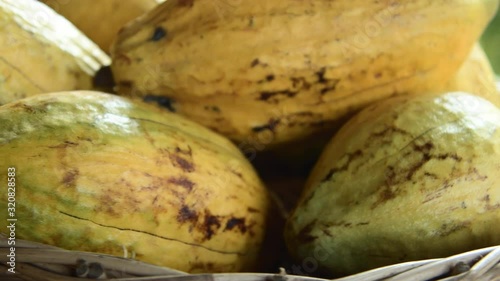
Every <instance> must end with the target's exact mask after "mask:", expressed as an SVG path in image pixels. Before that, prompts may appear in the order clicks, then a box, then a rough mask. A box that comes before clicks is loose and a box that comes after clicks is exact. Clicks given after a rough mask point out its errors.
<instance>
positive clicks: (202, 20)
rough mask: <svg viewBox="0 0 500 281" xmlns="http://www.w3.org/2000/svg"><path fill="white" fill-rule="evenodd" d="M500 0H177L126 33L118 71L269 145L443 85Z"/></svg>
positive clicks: (119, 45)
mask: <svg viewBox="0 0 500 281" xmlns="http://www.w3.org/2000/svg"><path fill="white" fill-rule="evenodd" d="M498 3H499V1H498V0H473V1H464V0H452V1H444V0H437V1H422V0H412V1H389V0H384V1H365V0H340V1H327V0H320V1H318V0H305V1H268V0H260V1H223V0H220V1H209V0H205V1H204V0H187V1H186V0H169V1H166V2H164V3H163V4H161V5H159V6H157V7H156V8H155V9H153V10H151V11H150V12H148V13H147V14H145V15H144V16H142V17H141V18H139V19H138V20H137V21H135V22H134V23H133V24H130V25H128V26H127V27H125V28H124V29H122V31H121V33H120V34H119V35H118V37H117V40H116V41H115V43H114V46H113V47H112V50H111V56H112V58H113V63H112V71H113V75H114V77H115V79H116V83H117V91H118V93H119V94H121V95H127V96H136V97H145V96H148V95H154V96H161V97H168V98H169V99H170V100H171V103H172V107H173V109H174V110H175V111H176V112H178V113H180V114H183V115H185V116H187V117H189V118H191V119H193V120H196V121H197V122H199V123H201V124H204V125H206V126H208V127H210V128H212V129H214V130H216V131H218V132H220V133H222V134H224V135H225V136H228V137H229V138H231V139H233V140H236V141H237V142H248V141H252V140H257V141H259V139H263V138H267V139H271V141H266V144H267V145H266V147H267V148H271V147H273V146H277V145H280V144H282V143H285V142H290V141H293V140H297V139H300V138H304V137H307V136H310V135H312V134H314V133H316V132H321V131H325V130H329V129H331V128H332V127H335V126H337V125H338V124H339V123H340V122H341V120H342V119H343V118H345V117H346V116H348V115H350V114H352V113H354V112H356V111H357V110H359V109H360V108H362V107H364V106H366V105H368V104H370V103H372V102H374V101H377V100H382V99H385V98H387V97H389V96H392V95H404V94H408V93H419V92H426V91H429V90H433V89H435V88H436V87H439V86H441V85H442V84H443V83H445V82H446V81H448V80H449V79H450V78H451V77H452V76H453V74H454V73H455V72H456V71H457V70H458V68H459V67H460V65H461V64H462V62H463V61H464V60H465V58H466V57H467V55H468V54H469V52H470V50H471V49H472V47H473V45H474V43H475V42H476V41H477V40H478V38H479V37H480V35H481V33H482V32H483V30H484V28H485V27H486V25H487V23H488V22H489V21H490V19H491V18H492V17H493V15H494V14H495V12H496V10H497V7H498ZM262 135H264V136H262ZM260 142H262V141H260Z"/></svg>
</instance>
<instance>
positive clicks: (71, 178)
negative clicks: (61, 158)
mask: <svg viewBox="0 0 500 281" xmlns="http://www.w3.org/2000/svg"><path fill="white" fill-rule="evenodd" d="M79 174H80V171H78V169H72V170H69V171H66V173H65V174H64V177H63V179H62V183H63V184H64V185H65V186H66V187H73V186H75V182H76V179H77V177H78V175H79Z"/></svg>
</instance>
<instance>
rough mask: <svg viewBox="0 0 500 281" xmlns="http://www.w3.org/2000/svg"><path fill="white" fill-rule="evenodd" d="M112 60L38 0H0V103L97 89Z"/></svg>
mask: <svg viewBox="0 0 500 281" xmlns="http://www.w3.org/2000/svg"><path fill="white" fill-rule="evenodd" d="M110 63H111V62H110V58H109V57H108V56H107V55H106V54H105V53H104V52H102V51H101V50H100V49H99V47H97V46H96V45H95V44H94V43H93V42H92V41H91V40H89V39H88V38H87V37H85V35H84V34H82V33H81V32H80V31H79V30H78V29H77V28H76V27H75V26H74V25H72V24H71V23H70V22H68V21H67V20H66V19H65V18H63V17H62V16H60V15H58V14H57V13H55V12H54V11H53V10H52V9H50V8H49V7H47V6H46V5H44V4H42V3H40V2H38V1H33V0H16V1H7V0H1V1H0V105H1V104H4V103H8V102H11V101H14V100H17V99H21V98H24V97H27V96H31V95H35V94H40V93H47V92H55V91H69V90H88V89H91V88H92V77H93V75H94V74H95V72H96V71H97V70H98V69H99V68H101V66H103V65H109V64H110Z"/></svg>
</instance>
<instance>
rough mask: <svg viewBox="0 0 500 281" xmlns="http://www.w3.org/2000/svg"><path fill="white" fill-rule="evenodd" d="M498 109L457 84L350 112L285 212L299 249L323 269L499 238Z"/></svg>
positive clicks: (419, 256) (361, 267)
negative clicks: (317, 257)
mask: <svg viewBox="0 0 500 281" xmlns="http://www.w3.org/2000/svg"><path fill="white" fill-rule="evenodd" d="M499 126H500V110H499V109H498V107H497V106H495V105H494V104H492V103H490V102H488V101H487V100H485V99H482V98H480V97H477V96H474V95H471V94H467V93H462V92H455V93H446V94H444V93H443V94H440V95H420V96H408V97H399V98H391V99H387V100H385V101H382V102H379V103H376V104H373V105H371V106H369V107H367V108H366V109H364V110H363V111H361V112H360V113H359V114H358V115H356V116H355V117H353V118H352V119H351V120H350V121H348V122H347V123H346V124H345V126H343V127H342V129H341V130H340V131H339V132H338V133H337V134H336V135H335V136H334V137H333V138H332V140H331V141H330V143H329V144H328V145H327V146H326V148H325V150H324V151H323V153H322V155H321V157H320V159H319V160H318V162H317V163H316V165H315V167H314V169H313V171H312V172H311V174H310V176H309V179H308V181H307V183H306V186H305V189H304V190H303V194H302V195H301V198H300V200H299V202H298V204H297V206H296V208H295V209H294V211H293V212H292V214H291V216H290V218H289V220H288V221H287V226H286V231H285V236H286V241H287V244H288V247H289V249H290V251H291V252H292V253H293V254H294V255H295V257H297V258H304V257H307V256H313V255H314V254H315V253H316V251H318V249H322V250H323V251H326V252H328V258H327V259H323V260H321V261H318V262H319V263H320V267H321V268H322V269H323V270H325V271H327V272H328V273H329V274H334V275H348V274H353V273H356V272H361V271H365V270H368V269H371V268H377V267H382V266H384V265H389V264H395V263H400V262H404V261H412V260H423V259H429V258H438V257H444V256H450V255H453V254H456V253H460V252H465V251H468V250H472V249H476V248H481V247H483V246H484V247H487V246H492V245H496V244H498V243H499V242H500V241H499V239H498V235H497V233H498V231H499V230H498V227H497V224H496V222H497V221H498V220H499V219H500V217H499V214H500V212H499V209H500V189H499V188H498V187H499V183H500V181H499V179H498V172H499V171H500V158H499V154H500V127H499Z"/></svg>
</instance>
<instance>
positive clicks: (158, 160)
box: [0, 91, 268, 272]
mask: <svg viewBox="0 0 500 281" xmlns="http://www.w3.org/2000/svg"><path fill="white" fill-rule="evenodd" d="M0 158H1V159H2V161H1V163H0V169H1V170H4V171H7V168H8V167H15V169H16V208H17V209H16V218H17V219H18V221H19V222H22V223H19V224H18V225H17V227H16V235H17V236H16V238H18V239H26V240H31V241H37V242H41V243H47V244H51V245H56V246H59V247H62V248H66V249H69V250H84V251H92V252H99V253H107V254H113V255H117V256H123V255H124V254H125V253H128V254H126V255H127V256H128V257H135V258H137V259H138V260H141V261H145V262H150V263H153V264H157V265H162V266H167V267H171V268H175V269H178V270H183V271H187V272H232V271H241V270H252V269H253V268H254V266H256V262H257V261H256V259H257V255H258V252H259V249H260V244H261V241H262V238H263V235H264V225H265V219H266V213H267V205H268V197H267V193H266V190H265V188H264V186H263V184H262V182H261V181H260V179H259V177H258V175H257V174H256V173H255V171H254V170H253V168H252V166H251V165H250V164H249V162H248V161H247V160H246V159H245V158H244V156H243V155H242V154H241V153H240V152H239V150H238V149H237V148H236V147H235V146H234V145H233V144H232V143H231V142H230V141H228V140H227V139H225V138H224V137H222V136H219V135H217V134H215V133H214V132H212V131H210V130H208V129H205V128H203V127H201V126H199V125H197V124H195V123H193V122H191V121H189V120H185V119H184V118H182V117H180V116H178V115H175V114H170V113H168V112H162V111H159V110H157V109H155V108H152V107H150V106H148V105H144V104H139V103H135V102H131V101H129V100H127V99H124V98H121V97H118V96H114V95H108V94H104V93H99V92H89V91H80V92H60V93H52V94H44V95H38V96H34V97H30V98H27V99H23V100H20V101H17V102H13V103H9V104H7V105H4V106H2V107H0ZM6 177H7V173H6V172H5V173H3V174H2V175H1V176H0V180H2V181H5V182H6V180H7V179H6ZM6 205H7V197H6V196H4V197H2V198H1V199H0V206H3V208H4V209H5V210H7V209H6ZM6 215H7V212H4V213H3V214H2V215H0V218H1V219H2V220H3V221H4V222H5V221H6ZM3 229H6V228H5V227H3ZM3 229H2V230H1V232H3V233H5V230H3Z"/></svg>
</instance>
